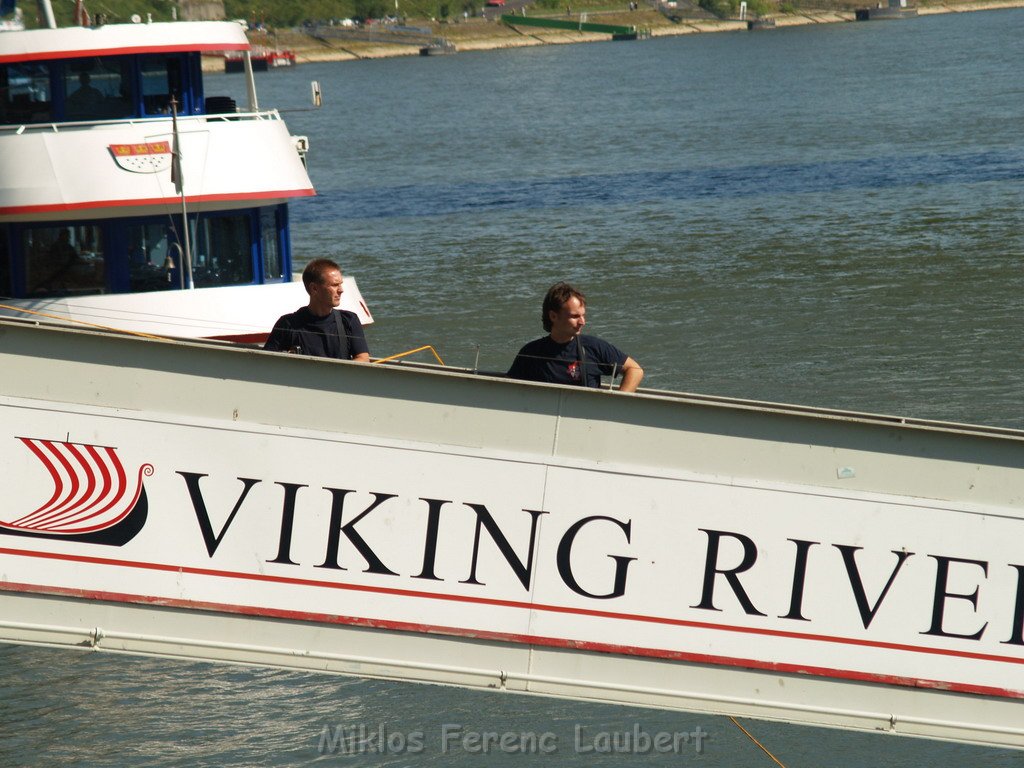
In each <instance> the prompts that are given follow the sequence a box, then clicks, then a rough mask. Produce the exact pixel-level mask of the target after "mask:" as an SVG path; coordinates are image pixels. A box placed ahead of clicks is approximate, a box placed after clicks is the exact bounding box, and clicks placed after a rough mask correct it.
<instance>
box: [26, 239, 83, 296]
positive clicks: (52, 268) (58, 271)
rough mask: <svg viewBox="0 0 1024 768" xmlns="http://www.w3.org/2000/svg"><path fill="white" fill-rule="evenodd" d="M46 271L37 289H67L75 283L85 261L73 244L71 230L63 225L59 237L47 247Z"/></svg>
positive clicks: (47, 290)
mask: <svg viewBox="0 0 1024 768" xmlns="http://www.w3.org/2000/svg"><path fill="white" fill-rule="evenodd" d="M44 263H45V265H46V271H45V272H44V273H43V274H44V277H43V279H42V280H41V281H40V283H39V286H38V288H37V290H41V291H44V292H47V293H52V292H54V291H61V290H65V289H67V288H69V287H71V286H72V285H73V283H74V282H75V280H76V277H77V271H78V268H79V267H80V265H81V264H82V263H83V261H82V257H81V256H79V254H78V250H77V249H76V248H75V246H74V245H72V244H71V230H70V229H68V228H67V227H61V229H60V231H59V232H57V239H56V240H54V241H53V242H52V243H51V244H50V247H49V248H47V249H46V257H45V261H44Z"/></svg>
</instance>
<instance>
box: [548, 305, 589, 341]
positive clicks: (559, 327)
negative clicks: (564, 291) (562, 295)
mask: <svg viewBox="0 0 1024 768" xmlns="http://www.w3.org/2000/svg"><path fill="white" fill-rule="evenodd" d="M548 319H549V320H551V337H552V338H553V339H555V340H556V341H568V340H569V339H571V338H573V337H575V336H579V335H580V333H582V331H583V326H585V325H586V324H587V305H586V304H584V303H583V302H582V301H580V300H579V299H577V298H576V297H575V296H573V297H572V298H571V299H569V300H568V301H567V302H565V304H563V305H562V308H561V309H559V310H558V311H557V312H555V311H554V310H552V311H551V312H548Z"/></svg>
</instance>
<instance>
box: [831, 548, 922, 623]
mask: <svg viewBox="0 0 1024 768" xmlns="http://www.w3.org/2000/svg"><path fill="white" fill-rule="evenodd" d="M832 546H833V547H835V548H836V549H838V550H839V551H840V552H842V553H843V562H844V563H846V574H847V576H849V578H850V586H851V587H852V588H853V597H854V599H855V600H856V601H857V610H859V611H860V620H861V621H862V622H863V623H864V629H867V628H868V625H869V624H871V622H872V620H873V619H874V618H875V614H876V613H877V612H878V609H879V607H880V606H881V605H882V600H884V599H885V596H886V594H888V592H889V587H891V586H892V583H893V581H895V580H896V574H897V573H899V572H900V568H902V567H903V563H905V562H906V561H907V558H908V557H910V556H911V555H913V554H914V553H913V552H899V551H897V550H895V549H894V550H892V553H893V554H894V555H896V567H895V568H893V569H892V573H891V574H889V580H888V581H887V582H886V583H885V588H884V589H883V590H882V593H881V594H880V595H879V596H878V599H877V600H875V604H874V605H872V606H868V596H867V595H866V594H865V593H864V581H863V580H862V579H861V577H860V571H859V570H858V569H857V560H856V554H857V550H859V549H864V547H853V546H850V545H849V544H833V545H832Z"/></svg>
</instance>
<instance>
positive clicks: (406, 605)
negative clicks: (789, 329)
mask: <svg viewBox="0 0 1024 768" xmlns="http://www.w3.org/2000/svg"><path fill="white" fill-rule="evenodd" d="M0 364H2V366H3V370H4V371H5V377H4V383H3V386H2V388H0V413H2V418H0V425H3V426H2V430H0V471H2V472H3V473H4V474H5V476H6V477H7V478H12V477H16V478H18V482H17V483H16V484H13V483H12V484H11V487H12V489H13V493H11V494H9V496H8V498H7V500H6V501H5V505H6V508H5V509H4V510H3V512H2V513H0V524H6V525H7V526H8V529H7V530H2V525H0V558H2V568H0V573H2V577H0V606H2V608H0V611H2V614H0V615H2V616H3V621H2V622H0V637H2V638H5V639H8V640H12V641H16V642H31V643H42V644H54V645H68V646H73V645H77V646H82V645H83V644H84V645H87V646H88V647H93V648H96V649H98V650H111V651H124V652H131V653H156V654H162V655H173V656H188V657H198V658H209V659H219V660H228V661H242V662H252V663H261V664H272V665H279V666H288V667H297V668H306V669H317V670H326V671H335V672H344V673H349V674H358V675H365V676H382V677H390V678H402V679H411V680H420V681H426V682H439V683H446V684H456V685H469V686H481V687H488V688H494V689H500V690H508V691H513V692H520V693H535V694H542V695H552V696H563V697H570V698H582V699H595V700H601V701H610V702H623V703H630V704H640V705H644V706H655V707H662V708H679V709H690V710H698V711H704V712H712V713H720V714H733V715H748V716H754V717H764V718H776V719H784V720H789V721H794V722H804V723H812V724H818V725H830V726H839V727H847V728H863V729H871V730H882V731H888V732H892V733H897V734H905V735H915V736H923V737H928V738H945V739H956V740H961V741H971V742H977V743H986V744H998V745H1005V746H1017V747H1024V730H1022V728H1021V724H1020V723H1021V720H1020V711H1021V706H1022V704H1021V698H1024V677H1022V675H1021V672H1020V670H1021V669H1022V667H1024V564H1022V558H1021V556H1020V548H1019V546H1018V542H1019V541H1020V531H1021V526H1022V525H1024V434H1022V433H1021V432H1019V431H1014V430H1000V429H992V428H983V427H968V426H961V425H946V424H936V423H930V422H914V421H912V420H905V419H894V418H886V417H875V416H865V415H859V414H849V413H841V412H833V411H825V410H817V409H805V408H795V407H787V406H773V405H770V404H765V403H750V402H737V401H728V400H723V399H718V398H708V397H696V396H677V395H670V394H668V393H654V394H651V395H644V396H628V395H620V394H617V393H613V392H603V391H594V390H583V389H577V388H565V387H557V386H548V385H534V384H524V383H516V382H506V381H500V380H495V379H491V378H487V377H481V376H471V375H466V374H460V373H449V372H444V371H437V372H430V371H418V370H409V369H399V370H396V369H394V368H389V367H382V366H375V365H365V364H364V365H361V364H357V363H347V362H336V361H327V360H319V359H310V358H298V357H294V356H289V355H277V354H268V353H262V352H256V351H249V350H241V349H231V348H224V347H220V346H216V347H211V346H197V345H191V344H185V343H178V342H154V341H147V340H141V339H132V338H118V337H112V336H109V335H104V334H97V333H89V332H69V331H65V330H58V329H47V328H33V327H29V326H25V325H22V324H13V323H0ZM26 439H35V440H51V441H63V442H66V443H75V444H90V445H101V446H106V447H108V448H110V449H112V450H115V451H116V453H117V455H118V457H119V459H120V461H121V462H122V464H123V465H124V467H125V470H126V471H127V472H128V474H129V475H131V473H132V472H133V471H135V470H137V469H138V468H139V467H142V466H144V465H151V466H152V467H153V473H152V475H151V476H148V477H145V479H144V481H143V484H144V486H145V494H146V498H147V500H148V506H147V516H146V519H145V523H144V525H142V526H141V527H140V528H139V529H138V531H137V532H135V533H133V534H132V536H131V538H130V539H129V540H128V541H124V542H121V543H107V544H104V543H96V542H92V543H86V542H79V541H73V540H66V539H62V538H61V537H60V536H59V535H55V534H53V533H52V532H50V533H47V532H46V531H39V532H38V533H39V534H40V535H38V536H26V535H22V534H23V533H24V532H23V531H22V532H14V533H11V532H10V530H9V528H10V525H11V524H12V523H13V522H14V521H16V520H25V519H36V518H32V517H31V514H30V515H29V517H28V518H26V513H33V510H36V509H37V508H39V507H40V505H41V504H43V503H44V502H47V500H48V498H50V497H51V495H52V494H51V492H52V491H53V487H54V484H55V480H54V472H53V471H50V470H48V469H47V468H46V462H42V461H41V460H40V458H39V456H38V455H35V454H34V453H33V452H32V451H31V450H28V449H27V448H26V444H25V440H26ZM50 463H54V462H52V461H51V462H50ZM76 472H77V474H78V475H83V476H84V478H81V477H80V478H79V480H80V482H79V483H78V485H77V486H76V487H83V486H88V482H87V480H88V476H89V475H90V470H76ZM61 477H62V478H63V475H61ZM68 482H70V481H66V482H63V484H62V487H64V486H65V485H67V483H68ZM77 498H78V497H77V496H76V497H69V500H67V501H63V502H61V503H62V504H64V505H65V510H64V511H65V512H68V511H70V513H71V514H76V513H77V512H76V510H78V509H79V507H80V505H81V504H85V502H84V501H82V502H79V501H76V500H75V499H77ZM43 506H44V508H45V509H53V502H52V499H51V503H50V506H49V507H47V506H46V505H45V504H44V505H43ZM33 514H34V513H33ZM47 514H50V513H47ZM123 538H124V537H123V536H122V537H120V538H119V539H117V541H121V539H123Z"/></svg>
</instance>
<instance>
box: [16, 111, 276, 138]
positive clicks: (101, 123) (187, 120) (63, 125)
mask: <svg viewBox="0 0 1024 768" xmlns="http://www.w3.org/2000/svg"><path fill="white" fill-rule="evenodd" d="M170 119H171V116H170V115H157V116H155V117H128V118H118V119H116V120H61V121H59V122H58V121H54V122H45V123H21V124H18V123H14V124H10V125H0V134H5V133H13V134H16V135H19V136H20V135H22V134H24V133H29V132H38V131H46V132H49V133H59V132H60V131H62V130H67V129H75V130H78V129H81V128H111V127H124V126H133V125H153V124H157V123H166V122H168V121H169V120H170ZM281 119H282V118H281V114H280V113H279V112H278V110H276V109H267V110H259V111H256V112H230V113H224V114H205V115H185V116H184V117H181V116H179V117H178V123H179V124H181V125H189V124H198V123H202V124H207V123H211V122H231V123H235V122H240V121H248V120H269V121H274V120H281Z"/></svg>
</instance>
